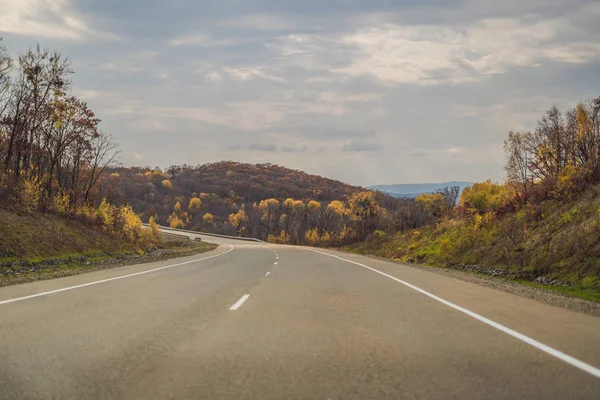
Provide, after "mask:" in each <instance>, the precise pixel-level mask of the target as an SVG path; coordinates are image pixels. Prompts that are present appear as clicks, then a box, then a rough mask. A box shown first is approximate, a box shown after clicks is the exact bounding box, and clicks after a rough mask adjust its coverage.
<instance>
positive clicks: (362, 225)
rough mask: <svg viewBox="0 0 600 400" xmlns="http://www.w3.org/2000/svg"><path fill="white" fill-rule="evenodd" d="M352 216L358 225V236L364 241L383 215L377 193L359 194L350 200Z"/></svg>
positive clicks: (363, 192)
mask: <svg viewBox="0 0 600 400" xmlns="http://www.w3.org/2000/svg"><path fill="white" fill-rule="evenodd" d="M348 205H349V208H350V214H351V215H352V216H353V217H354V219H355V221H357V223H358V235H359V237H360V238H361V239H362V238H364V237H365V236H366V235H367V234H369V233H371V231H372V230H373V225H374V224H373V223H374V220H375V218H376V217H377V216H379V214H381V212H382V209H381V206H380V205H379V204H378V202H377V198H376V195H375V192H372V191H361V192H357V193H355V194H354V195H352V197H350V199H349V200H348Z"/></svg>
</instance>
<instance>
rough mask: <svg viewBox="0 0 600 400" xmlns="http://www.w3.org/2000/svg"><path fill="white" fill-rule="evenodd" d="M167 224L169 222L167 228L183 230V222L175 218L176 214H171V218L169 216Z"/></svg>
mask: <svg viewBox="0 0 600 400" xmlns="http://www.w3.org/2000/svg"><path fill="white" fill-rule="evenodd" d="M167 222H169V226H170V227H171V228H173V229H183V227H184V223H183V220H182V219H181V218H179V217H178V216H177V214H175V213H173V214H171V216H169V219H168V220H167Z"/></svg>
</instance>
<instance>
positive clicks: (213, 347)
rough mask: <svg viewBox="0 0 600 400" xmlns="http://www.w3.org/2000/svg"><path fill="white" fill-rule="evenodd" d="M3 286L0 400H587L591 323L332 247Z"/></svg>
mask: <svg viewBox="0 0 600 400" xmlns="http://www.w3.org/2000/svg"><path fill="white" fill-rule="evenodd" d="M186 235H190V236H192V237H196V236H198V237H201V238H202V240H203V241H208V242H214V243H218V244H220V245H221V246H220V247H219V248H218V249H217V250H215V251H213V252H211V253H205V254H201V255H196V256H191V257H185V258H182V259H176V260H169V261H164V262H155V263H151V264H144V265H138V266H128V267H122V268H115V269H111V270H103V271H97V272H93V273H89V274H83V275H76V276H71V277H66V278H61V279H55V280H51V281H38V282H33V283H29V284H25V285H17V286H11V287H5V288H0V399H3V400H4V399H7V400H8V399H19V400H20V399H51V398H56V399H461V400H462V399H475V398H476V399H481V398H490V399H575V398H576V399H594V400H597V399H599V398H600V378H599V377H600V370H598V367H600V319H599V318H596V317H592V316H588V315H583V314H577V313H574V312H570V311H566V310H563V309H558V308H554V307H551V306H548V305H545V304H542V303H538V302H535V301H533V300H529V299H525V298H521V297H518V296H514V295H511V294H507V293H503V292H499V291H495V290H493V289H490V288H486V287H481V286H477V285H475V284H471V283H467V282H463V281H459V280H455V279H452V278H449V277H446V276H442V275H438V274H435V273H431V272H426V271H422V270H417V269H413V268H410V267H404V266H400V265H397V264H392V263H388V262H385V261H380V260H373V259H369V258H365V257H361V256H355V255H347V254H344V253H339V252H335V251H329V250H321V249H309V248H302V247H293V246H279V245H271V244H268V243H261V242H251V241H239V240H235V239H230V238H218V237H208V236H201V235H197V234H194V233H186Z"/></svg>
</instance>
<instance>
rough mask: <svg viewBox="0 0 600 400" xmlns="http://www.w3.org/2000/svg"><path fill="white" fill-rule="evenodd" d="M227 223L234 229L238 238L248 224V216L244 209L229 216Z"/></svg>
mask: <svg viewBox="0 0 600 400" xmlns="http://www.w3.org/2000/svg"><path fill="white" fill-rule="evenodd" d="M229 223H230V224H231V225H233V227H234V228H235V229H236V231H237V234H238V236H241V235H242V232H244V230H245V229H246V225H247V224H248V216H247V215H246V212H245V211H244V209H243V208H241V209H240V210H239V211H238V212H237V213H235V214H230V215H229Z"/></svg>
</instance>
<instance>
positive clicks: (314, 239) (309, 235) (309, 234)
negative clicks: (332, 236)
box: [304, 228, 319, 246]
mask: <svg viewBox="0 0 600 400" xmlns="http://www.w3.org/2000/svg"><path fill="white" fill-rule="evenodd" d="M304 239H305V241H306V244H308V245H311V246H315V245H317V244H318V243H319V232H318V231H317V228H312V229H309V230H307V231H306V233H305V234H304Z"/></svg>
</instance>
